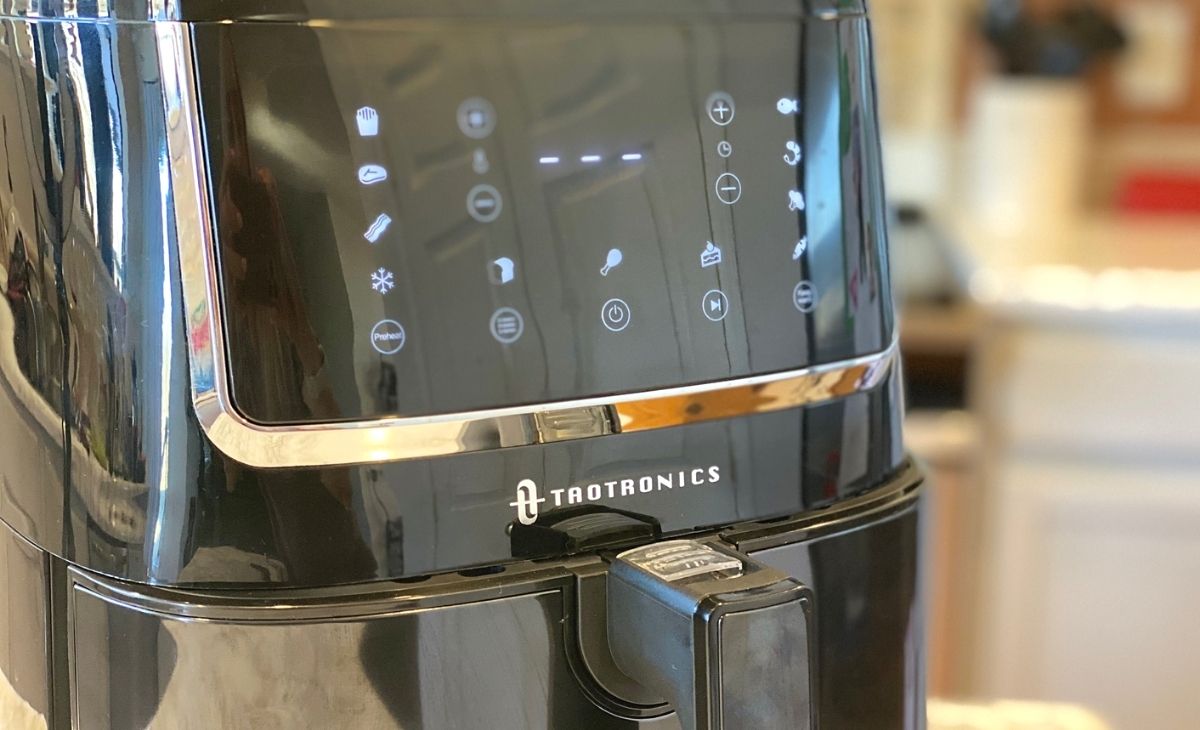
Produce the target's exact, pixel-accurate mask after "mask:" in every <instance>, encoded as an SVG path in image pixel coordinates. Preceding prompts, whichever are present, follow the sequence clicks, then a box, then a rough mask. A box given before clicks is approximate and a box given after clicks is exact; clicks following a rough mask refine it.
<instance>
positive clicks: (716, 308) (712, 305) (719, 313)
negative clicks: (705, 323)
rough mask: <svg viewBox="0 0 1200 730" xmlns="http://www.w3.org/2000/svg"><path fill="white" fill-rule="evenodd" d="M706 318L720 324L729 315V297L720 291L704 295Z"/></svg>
mask: <svg viewBox="0 0 1200 730" xmlns="http://www.w3.org/2000/svg"><path fill="white" fill-rule="evenodd" d="M700 306H701V308H702V309H703V311H704V316H705V317H708V318H709V320H711V321H713V322H720V321H721V320H723V319H725V315H727V314H729V297H727V296H725V292H723V291H721V290H720V289H712V290H710V291H709V292H708V293H706V294H705V295H704V301H703V302H702V303H701V305H700Z"/></svg>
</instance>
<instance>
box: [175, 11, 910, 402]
mask: <svg viewBox="0 0 1200 730" xmlns="http://www.w3.org/2000/svg"><path fill="white" fill-rule="evenodd" d="M192 43H193V48H194V53H195V58H196V68H197V75H198V92H199V93H198V96H199V99H200V111H201V112H202V118H203V124H204V138H205V144H206V146H207V150H208V163H209V171H208V175H209V185H210V186H211V196H210V197H211V200H212V204H213V208H214V210H213V215H214V219H215V220H214V223H215V228H216V239H217V241H216V244H217V251H218V259H219V264H220V276H219V280H220V284H221V287H222V294H223V310H224V311H223V314H224V325H225V335H226V338H227V342H226V343H225V344H226V346H227V348H228V369H229V373H230V376H231V383H232V386H231V396H232V401H233V405H234V406H235V407H236V408H237V409H238V410H239V411H240V413H241V414H242V415H244V416H245V417H246V418H248V419H249V420H251V421H253V422H257V423H260V424H268V425H278V424H298V423H299V424H303V423H329V422H338V421H363V420H370V419H379V418H390V417H413V416H429V415H439V414H455V413H463V412H471V411H480V410H483V409H494V408H504V407H512V406H524V405H530V404H541V403H552V402H559V401H567V400H574V399H581V398H593V397H597V396H609V395H614V394H628V393H637V392H643V391H649V390H655V389H661V388H668V387H675V386H681V385H689V384H696V383H711V382H714V381H721V380H726V379H730V378H739V377H745V376H751V375H761V374H768V373H779V372H785V371H794V370H798V369H801V368H805V367H809V366H813V365H817V364H823V363H830V362H837V361H841V360H846V359H850V358H854V357H858V356H862V355H867V354H871V353H877V352H880V351H882V350H884V349H885V348H886V347H887V345H888V344H889V342H890V338H891V331H890V323H889V322H888V316H889V315H888V311H889V309H890V306H891V302H890V296H889V293H888V291H887V288H886V284H885V280H886V277H885V276H884V273H885V272H884V268H883V267H884V266H886V260H885V258H884V253H883V233H882V215H881V214H880V212H879V211H880V210H881V205H880V204H881V200H882V193H881V186H880V184H879V179H878V171H877V164H878V160H877V153H876V148H875V142H874V136H873V135H874V118H873V112H872V111H871V110H870V108H869V106H864V100H867V99H868V98H869V83H870V74H869V65H868V63H867V61H868V59H867V54H866V52H865V48H866V46H865V27H864V25H863V24H862V23H861V22H831V21H813V20H807V21H805V20H801V19H799V18H789V19H786V20H778V19H776V20H767V21H764V20H756V21H739V20H731V19H728V18H726V19H720V18H717V19H714V18H712V17H681V18H678V19H671V18H664V19H657V20H650V21H646V20H640V21H639V22H628V21H627V22H622V21H620V20H609V19H605V20H603V21H597V20H593V21H562V20H556V21H539V20H536V19H530V20H513V21H507V20H506V21H500V20H487V21H484V20H475V21H463V20H461V19H459V20H456V21H455V22H453V23H446V22H438V21H436V20H424V21H394V22H391V23H373V24H371V25H370V26H367V25H362V24H354V23H323V24H319V25H318V24H313V25H283V24H271V23H234V24H200V25H198V26H196V28H195V30H194V32H193V39H192Z"/></svg>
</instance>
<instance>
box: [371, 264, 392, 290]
mask: <svg viewBox="0 0 1200 730" xmlns="http://www.w3.org/2000/svg"><path fill="white" fill-rule="evenodd" d="M371 288H372V289H374V290H375V291H377V292H379V293H380V294H387V293H388V292H390V291H391V290H392V289H395V288H396V277H395V276H393V275H392V272H390V271H388V270H387V269H385V268H383V267H380V268H379V271H372V272H371Z"/></svg>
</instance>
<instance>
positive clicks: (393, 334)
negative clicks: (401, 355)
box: [371, 319, 405, 355]
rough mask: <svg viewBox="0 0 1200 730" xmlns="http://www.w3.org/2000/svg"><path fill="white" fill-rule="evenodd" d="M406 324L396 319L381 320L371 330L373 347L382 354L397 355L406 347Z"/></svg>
mask: <svg viewBox="0 0 1200 730" xmlns="http://www.w3.org/2000/svg"><path fill="white" fill-rule="evenodd" d="M404 340H405V336H404V326H403V325H402V324H400V323H399V322H397V321H396V320H394V319H384V320H380V322H379V324H377V325H375V327H374V328H373V329H372V330H371V347H374V348H375V351H376V352H378V353H379V354H380V355H395V354H396V353H397V352H400V350H402V349H404Z"/></svg>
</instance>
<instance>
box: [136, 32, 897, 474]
mask: <svg viewBox="0 0 1200 730" xmlns="http://www.w3.org/2000/svg"><path fill="white" fill-rule="evenodd" d="M156 33H157V39H158V59H159V69H160V71H161V74H162V88H163V95H164V109H165V113H166V127H167V149H168V154H169V155H170V158H171V178H172V192H173V198H174V219H175V235H176V239H177V241H178V246H179V263H180V270H181V275H182V283H183V301H184V310H185V312H186V317H187V323H186V324H187V337H188V352H189V367H190V371H191V388H192V404H193V406H194V408H195V411H196V416H197V418H198V419H199V421H200V425H201V426H202V427H203V429H204V431H205V433H206V434H207V435H208V438H209V439H210V440H211V441H212V443H213V445H214V446H216V447H217V448H218V449H219V450H220V451H222V452H223V453H225V454H226V455H228V456H229V457H231V458H233V459H235V460H237V461H239V462H242V463H244V464H248V465H250V466H254V467H263V468H269V467H317V466H340V465H348V464H366V463H380V462H388V461H399V460H405V459H420V458H428V457H435V456H446V455H450V454H462V453H468V452H474V451H486V450H492V449H500V448H509V447H514V446H531V445H535V444H544V443H553V442H561V441H570V440H575V439H580V438H590V437H595V436H601V435H607V434H617V433H635V432H639V431H649V430H654V429H659V428H668V427H672V426H681V425H685V424H689V423H698V422H702V421H709V420H714V419H720V418H733V417H737V416H747V415H751V414H755V413H768V412H771V411H779V410H784V409H789V408H797V407H799V406H805V405H811V404H814V403H820V402H823V401H827V400H831V399H833V398H838V397H841V396H847V395H851V394H853V393H858V392H861V391H865V390H868V389H870V388H874V387H875V386H877V385H879V384H880V383H881V382H883V380H884V378H885V377H886V376H887V375H888V373H889V372H890V371H891V368H892V365H893V362H894V361H895V359H896V354H897V352H898V345H897V343H896V342H895V341H893V342H892V344H891V345H890V346H888V347H887V348H886V349H885V350H883V351H882V352H878V353H875V354H871V355H867V356H864V357H859V358H855V359H852V360H845V361H841V362H836V363H829V364H824V365H817V366H814V367H809V368H803V369H800V370H792V371H787V372H782V373H772V374H769V375H758V376H753V377H746V378H738V379H734V380H723V381H717V382H709V383H700V384H695V385H687V386H682V387H675V388H666V389H661V390H654V391H647V392H641V393H627V394H622V395H615V396H604V397H598V398H585V399H579V400H570V401H559V402H554V403H544V404H537V405H533V406H517V407H508V408H497V409H491V410H483V411H473V412H468V413H453V414H444V415H438V416H422V417H410V418H386V419H375V420H370V421H353V422H340V423H328V424H303V425H288V426H265V425H262V424H258V423H254V422H252V421H250V420H248V419H246V418H245V417H244V416H242V415H241V414H239V413H238V412H237V410H236V408H235V407H234V404H233V401H232V398H231V394H230V391H229V382H228V375H227V373H228V368H227V363H226V361H225V348H224V342H225V335H224V331H223V326H222V321H221V316H220V304H221V300H220V283H219V281H218V271H219V270H218V267H217V262H216V257H215V246H216V235H215V231H214V230H213V224H212V220H213V218H212V211H211V210H210V209H209V201H208V194H207V191H208V181H207V179H206V169H205V167H204V159H205V155H204V150H203V148H202V146H201V132H200V122H199V114H198V110H197V109H196V106H195V102H196V99H197V93H196V89H195V75H194V68H193V61H192V59H193V56H192V49H191V42H190V37H189V35H188V32H187V26H186V25H185V24H182V23H176V22H163V23H158V24H156Z"/></svg>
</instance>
